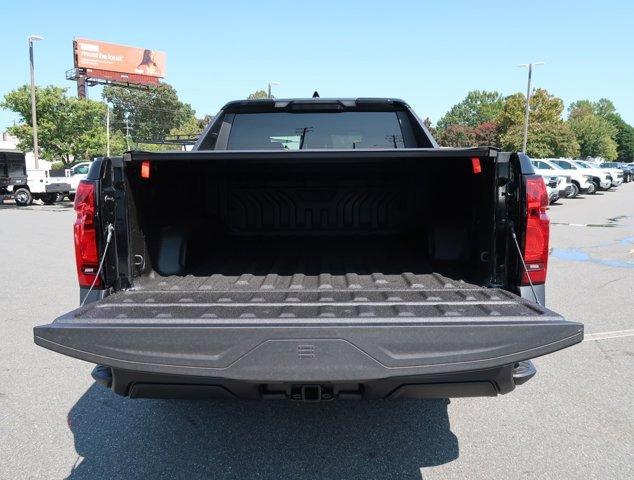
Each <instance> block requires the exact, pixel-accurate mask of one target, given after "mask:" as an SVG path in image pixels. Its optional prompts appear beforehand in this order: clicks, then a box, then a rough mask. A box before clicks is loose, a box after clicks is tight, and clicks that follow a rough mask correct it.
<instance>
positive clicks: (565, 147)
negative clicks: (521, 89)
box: [499, 89, 579, 158]
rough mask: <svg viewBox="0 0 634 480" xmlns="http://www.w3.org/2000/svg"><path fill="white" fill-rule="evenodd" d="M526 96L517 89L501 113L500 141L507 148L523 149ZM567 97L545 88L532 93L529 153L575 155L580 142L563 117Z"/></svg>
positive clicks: (507, 100)
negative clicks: (559, 96) (564, 99)
mask: <svg viewBox="0 0 634 480" xmlns="http://www.w3.org/2000/svg"><path fill="white" fill-rule="evenodd" d="M525 106H526V96H525V95H523V94H521V93H516V94H514V95H511V96H509V97H507V98H506V100H505V102H504V108H503V110H502V113H501V114H500V117H499V127H500V131H501V132H502V133H501V136H500V143H501V145H502V148H503V149H505V150H512V151H518V150H521V149H522V140H523V138H524V112H525ZM563 110H564V103H563V100H561V99H560V98H557V97H555V96H554V95H551V94H550V93H548V92H547V91H546V90H544V89H537V90H535V91H534V93H533V94H532V95H531V100H530V113H529V130H528V145H527V148H526V150H527V152H526V153H527V154H528V155H530V156H532V157H536V158H542V157H574V156H577V155H578V154H579V144H578V143H577V141H576V138H575V135H574V133H573V132H572V130H571V129H570V126H569V125H568V124H567V123H566V122H564V121H563V119H562V118H561V114H562V112H563Z"/></svg>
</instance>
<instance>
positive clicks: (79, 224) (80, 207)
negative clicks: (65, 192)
mask: <svg viewBox="0 0 634 480" xmlns="http://www.w3.org/2000/svg"><path fill="white" fill-rule="evenodd" d="M75 212H77V219H76V220H75V225H74V233H75V260H76V262H77V277H78V278H79V286H80V287H90V286H91V285H92V283H93V281H95V276H96V275H97V269H98V268H99V249H98V248H97V228H96V225H95V184H94V183H92V182H90V181H87V180H82V181H81V182H79V185H78V187H77V192H76V193H75ZM100 286H101V279H100V278H97V281H96V282H95V287H100Z"/></svg>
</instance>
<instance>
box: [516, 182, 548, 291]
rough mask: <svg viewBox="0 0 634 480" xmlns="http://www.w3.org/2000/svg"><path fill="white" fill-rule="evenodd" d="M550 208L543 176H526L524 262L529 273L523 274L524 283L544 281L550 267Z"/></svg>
mask: <svg viewBox="0 0 634 480" xmlns="http://www.w3.org/2000/svg"><path fill="white" fill-rule="evenodd" d="M547 209H548V191H547V190H546V185H545V184H544V179H543V178H542V177H541V176H537V175H531V176H529V177H526V237H525V241H524V262H525V263H526V268H527V270H528V274H527V273H526V272H524V274H523V275H522V285H528V283H529V282H528V279H529V277H530V280H531V281H532V282H533V283H544V282H545V281H546V271H547V269H548V239H549V234H550V220H549V219H548V215H547V214H546V210H547Z"/></svg>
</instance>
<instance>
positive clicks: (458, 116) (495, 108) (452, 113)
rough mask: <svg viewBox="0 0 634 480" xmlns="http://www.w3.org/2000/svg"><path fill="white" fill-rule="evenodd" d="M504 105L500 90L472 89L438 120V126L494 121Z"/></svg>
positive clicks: (469, 124) (467, 124) (445, 126)
mask: <svg viewBox="0 0 634 480" xmlns="http://www.w3.org/2000/svg"><path fill="white" fill-rule="evenodd" d="M503 107H504V97H502V95H501V94H500V93H499V92H487V91H484V90H472V91H470V92H469V93H468V94H467V96H466V97H465V99H464V100H462V101H461V102H460V103H457V104H456V105H454V106H453V107H451V109H450V110H449V111H448V112H447V113H446V114H445V116H444V117H442V118H441V119H440V120H439V121H438V128H439V129H444V128H447V127H448V126H449V125H466V126H469V127H477V126H478V125H481V124H483V123H488V122H494V121H495V120H496V118H497V117H498V115H499V114H500V113H501V112H502V109H503Z"/></svg>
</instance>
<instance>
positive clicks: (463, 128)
mask: <svg viewBox="0 0 634 480" xmlns="http://www.w3.org/2000/svg"><path fill="white" fill-rule="evenodd" d="M437 140H438V143H439V144H440V145H441V146H443V147H472V146H474V145H475V141H476V140H475V131H474V128H473V127H470V126H469V125H449V126H447V127H446V128H443V129H442V130H439V132H438V139H437Z"/></svg>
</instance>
